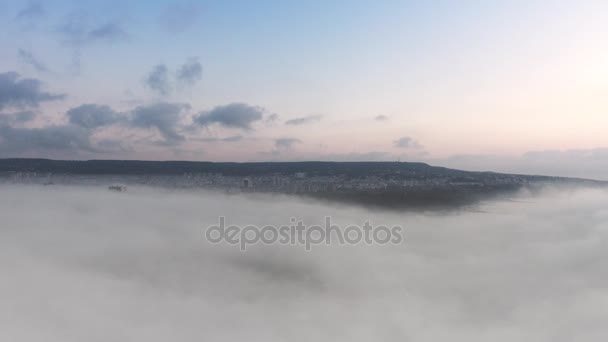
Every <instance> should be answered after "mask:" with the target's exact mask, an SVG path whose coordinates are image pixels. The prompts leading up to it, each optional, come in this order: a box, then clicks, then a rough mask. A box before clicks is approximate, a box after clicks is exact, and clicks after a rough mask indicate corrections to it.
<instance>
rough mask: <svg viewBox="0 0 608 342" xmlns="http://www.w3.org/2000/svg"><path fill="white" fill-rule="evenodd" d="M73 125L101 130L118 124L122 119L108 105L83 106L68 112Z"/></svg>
mask: <svg viewBox="0 0 608 342" xmlns="http://www.w3.org/2000/svg"><path fill="white" fill-rule="evenodd" d="M66 115H67V116H68V118H69V122H70V123H71V124H74V125H77V126H81V127H85V128H90V129H94V128H99V127H103V126H109V125H112V124H114V123H116V122H118V121H119V120H120V119H121V118H120V116H119V114H118V113H116V112H115V111H114V110H112V108H110V107H108V106H106V105H97V104H83V105H80V106H78V107H74V108H72V109H70V110H68V111H67V113H66Z"/></svg>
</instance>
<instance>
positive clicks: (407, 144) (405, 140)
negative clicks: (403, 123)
mask: <svg viewBox="0 0 608 342" xmlns="http://www.w3.org/2000/svg"><path fill="white" fill-rule="evenodd" d="M393 145H394V146H395V147H399V148H411V149H421V148H423V146H422V145H420V144H419V143H418V142H417V141H416V140H414V139H412V138H410V137H401V138H399V139H397V140H395V141H393Z"/></svg>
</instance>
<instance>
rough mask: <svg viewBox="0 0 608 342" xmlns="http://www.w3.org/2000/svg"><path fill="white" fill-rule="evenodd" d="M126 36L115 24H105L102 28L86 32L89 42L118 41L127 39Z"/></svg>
mask: <svg viewBox="0 0 608 342" xmlns="http://www.w3.org/2000/svg"><path fill="white" fill-rule="evenodd" d="M128 36H129V35H128V34H127V32H126V31H125V30H123V29H122V27H121V26H120V25H119V24H117V23H113V22H112V23H106V24H103V25H102V26H99V27H97V28H94V29H92V30H91V31H89V32H88V34H87V38H88V40H89V41H91V42H96V41H108V42H113V41H119V40H125V39H127V38H128Z"/></svg>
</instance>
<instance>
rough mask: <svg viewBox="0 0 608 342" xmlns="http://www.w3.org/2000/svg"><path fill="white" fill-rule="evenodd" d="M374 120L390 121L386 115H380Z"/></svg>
mask: <svg viewBox="0 0 608 342" xmlns="http://www.w3.org/2000/svg"><path fill="white" fill-rule="evenodd" d="M374 120H376V121H386V120H388V116H386V115H378V116H376V117H375V118H374Z"/></svg>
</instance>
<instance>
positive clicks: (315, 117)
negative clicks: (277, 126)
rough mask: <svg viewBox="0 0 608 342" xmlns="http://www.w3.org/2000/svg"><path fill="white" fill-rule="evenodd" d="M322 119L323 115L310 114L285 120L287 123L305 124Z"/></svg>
mask: <svg viewBox="0 0 608 342" xmlns="http://www.w3.org/2000/svg"><path fill="white" fill-rule="evenodd" d="M319 120H321V115H310V116H305V117H301V118H295V119H291V120H287V121H285V124H286V125H294V126H295V125H305V124H309V123H313V122H317V121H319Z"/></svg>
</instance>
